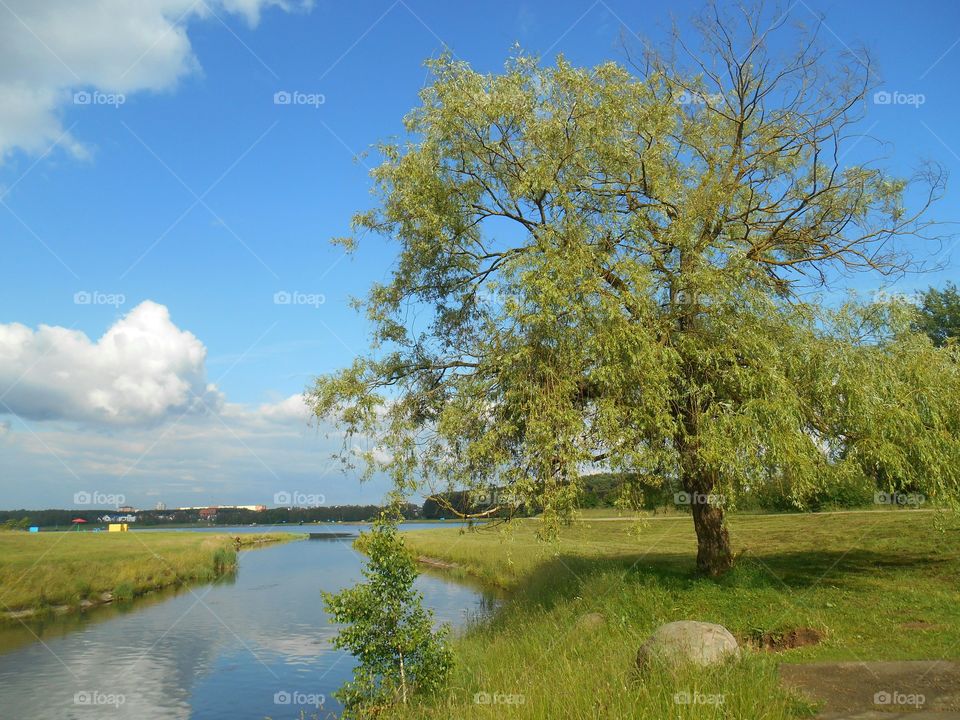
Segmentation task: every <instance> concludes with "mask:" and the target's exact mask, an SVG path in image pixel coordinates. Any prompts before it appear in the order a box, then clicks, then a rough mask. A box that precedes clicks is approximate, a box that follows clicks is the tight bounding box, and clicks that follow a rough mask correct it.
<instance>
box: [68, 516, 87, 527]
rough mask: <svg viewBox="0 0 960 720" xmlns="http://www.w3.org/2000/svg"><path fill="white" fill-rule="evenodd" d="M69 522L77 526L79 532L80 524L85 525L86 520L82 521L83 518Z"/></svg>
mask: <svg viewBox="0 0 960 720" xmlns="http://www.w3.org/2000/svg"><path fill="white" fill-rule="evenodd" d="M71 522H72V523H73V524H74V525H76V526H77V530H79V529H80V523H85V522H86V520H84V519H83V518H74V519H73V520H72V521H71Z"/></svg>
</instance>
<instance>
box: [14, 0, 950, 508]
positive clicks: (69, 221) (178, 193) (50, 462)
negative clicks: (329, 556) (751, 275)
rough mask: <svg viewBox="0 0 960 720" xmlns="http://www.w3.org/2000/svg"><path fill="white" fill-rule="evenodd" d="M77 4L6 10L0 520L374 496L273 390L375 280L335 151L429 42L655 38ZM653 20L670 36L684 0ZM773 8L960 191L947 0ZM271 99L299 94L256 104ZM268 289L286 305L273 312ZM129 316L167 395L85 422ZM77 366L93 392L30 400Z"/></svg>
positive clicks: (577, 50)
mask: <svg viewBox="0 0 960 720" xmlns="http://www.w3.org/2000/svg"><path fill="white" fill-rule="evenodd" d="M94 5H95V4H94V3H92V2H86V1H83V2H81V1H80V0H75V1H74V2H69V3H68V2H59V0H48V1H46V2H37V0H21V1H18V2H13V1H11V0H7V2H6V3H3V4H2V6H0V47H2V48H4V49H0V65H2V66H3V69H2V70H0V106H2V107H3V108H4V109H0V200H2V204H0V238H2V243H3V251H4V252H3V255H4V262H3V263H2V264H0V328H3V327H6V335H3V330H2V329H0V351H3V352H6V353H7V354H8V357H12V356H13V355H12V353H13V350H11V349H10V348H11V347H14V348H19V350H18V352H20V354H19V355H17V356H16V358H14V360H11V361H9V362H8V363H7V366H6V374H4V373H3V372H0V400H2V399H3V398H6V402H7V405H0V489H2V494H0V507H7V508H9V507H24V506H27V507H37V506H62V507H68V506H70V505H71V503H72V497H73V494H74V493H75V492H78V491H81V490H86V491H90V492H92V491H95V490H97V491H102V492H105V493H106V492H112V493H122V494H124V495H125V497H126V498H127V499H128V501H130V502H132V503H134V504H135V505H139V506H141V507H146V506H152V504H153V503H155V502H157V501H164V502H166V503H167V504H168V505H177V504H187V503H189V504H203V503H230V502H243V503H252V502H266V503H267V504H270V503H271V501H272V497H273V494H274V493H276V492H279V491H300V492H304V493H307V492H312V493H322V494H324V496H325V497H326V499H327V501H328V502H352V501H360V500H363V501H368V500H376V499H378V498H379V496H380V493H381V492H382V490H383V488H382V487H381V486H379V485H377V484H376V483H375V484H374V485H372V486H368V487H366V488H360V487H359V485H358V484H357V483H356V482H355V480H353V479H352V478H350V477H344V476H342V475H340V474H338V473H336V472H333V471H331V470H330V467H329V464H328V463H326V461H325V460H324V457H325V455H326V453H327V452H328V451H329V449H330V447H332V445H333V444H335V441H332V440H328V439H326V438H325V437H324V436H323V434H322V433H319V432H318V431H317V430H314V429H310V428H308V427H307V426H306V423H305V421H304V419H303V418H302V417H298V415H297V408H296V407H295V403H294V402H293V401H291V400H289V398H291V396H295V395H297V394H299V393H300V392H301V391H302V390H303V388H304V386H305V385H306V384H307V383H308V382H309V380H310V378H311V377H312V376H313V375H316V374H318V373H322V372H326V371H330V370H333V369H335V368H338V367H341V366H343V365H345V364H347V363H348V362H349V361H350V359H351V357H352V356H353V355H354V354H355V353H356V352H359V351H361V350H362V349H363V348H364V347H365V338H366V326H365V323H364V322H363V321H362V319H361V318H360V317H358V316H357V315H356V314H355V313H354V312H353V311H352V310H351V309H350V308H349V307H348V306H347V300H348V297H349V296H351V295H359V294H362V293H363V292H364V291H365V289H366V288H367V287H368V285H369V284H370V282H371V281H373V280H376V279H382V278H383V277H384V276H385V274H386V273H387V272H388V270H389V268H390V265H391V252H392V250H391V248H390V247H389V246H388V245H385V244H382V243H380V242H379V241H372V242H371V243H369V244H366V245H363V246H362V247H361V251H360V252H359V253H358V254H357V255H356V256H355V257H353V258H345V257H344V256H343V253H342V250H340V249H339V248H337V247H333V246H331V245H330V243H329V239H330V238H331V237H334V236H337V235H343V234H345V232H346V231H347V227H348V222H349V218H350V215H351V213H352V212H354V211H355V210H359V209H364V208H366V207H368V206H369V204H370V195H369V189H370V182H369V180H368V177H367V168H366V167H365V164H364V163H365V162H371V161H372V160H371V159H368V160H367V161H359V162H358V161H357V160H356V158H355V156H356V154H357V153H358V152H361V151H364V150H365V149H367V148H369V147H370V146H371V145H372V144H374V143H376V142H377V141H378V140H380V139H385V138H389V137H390V136H393V135H397V134H399V133H400V132H401V131H402V126H401V119H402V117H403V116H404V114H405V113H406V112H408V111H409V110H410V109H411V108H412V107H413V106H414V105H415V104H416V103H417V93H418V91H419V90H420V88H421V87H422V86H423V84H424V82H425V81H426V80H427V75H426V73H425V70H424V67H423V61H424V59H425V58H428V57H430V56H434V55H436V54H437V53H439V52H440V51H441V50H442V49H443V47H444V46H447V47H449V48H451V49H452V50H453V52H455V53H456V55H457V56H458V57H460V58H461V59H464V60H467V61H469V62H470V63H471V64H473V65H474V66H475V67H476V68H478V69H480V70H484V71H496V70H498V69H499V68H501V67H502V64H503V61H504V59H505V57H506V56H507V55H508V54H509V53H510V50H511V47H512V46H513V44H514V43H519V44H520V45H521V46H522V47H523V48H524V49H525V50H527V51H529V52H532V53H539V54H542V55H543V56H544V58H545V59H546V60H552V59H553V58H554V56H555V55H556V54H557V53H559V52H562V53H564V54H565V55H566V56H567V57H568V58H569V59H570V60H572V61H573V62H574V63H577V64H595V63H597V62H601V61H604V60H608V59H623V52H622V50H621V47H620V38H621V35H622V34H625V36H626V37H627V38H628V40H631V39H632V42H633V43H634V46H636V39H635V38H633V37H632V36H633V35H637V36H640V37H650V38H652V39H653V40H655V41H656V40H660V39H662V38H663V37H664V31H665V30H666V28H667V27H668V24H669V21H670V16H669V14H668V10H667V9H666V8H665V6H664V5H662V4H656V3H628V2H617V1H615V0H601V1H599V2H595V3H592V4H591V3H590V2H588V1H580V2H566V1H561V2H550V3H538V2H525V3H519V4H517V3H512V2H503V3H447V2H433V1H428V0H398V1H397V2H392V3H391V2H389V1H385V2H362V3H330V2H317V3H315V4H312V5H306V6H304V5H299V4H297V3H295V2H290V3H275V2H264V1H263V0H217V1H213V0H210V1H208V2H207V3H206V4H204V3H202V2H194V3H191V2H188V1H187V0H182V1H181V0H164V1H163V2H160V1H156V2H154V1H153V0H142V2H140V3H132V4H124V3H117V4H116V7H114V5H113V4H111V3H99V4H96V8H94ZM127 5H129V7H127ZM86 6H89V7H86ZM670 7H671V10H672V12H673V13H674V15H675V16H676V18H677V19H678V21H679V22H680V23H681V26H683V24H684V23H685V21H686V19H687V18H688V17H689V16H690V14H691V13H692V12H693V11H694V10H695V9H698V8H700V7H701V4H700V3H688V2H682V3H671V4H670ZM784 9H789V12H788V20H789V21H790V22H793V21H802V22H805V23H810V22H812V21H813V20H814V16H815V14H816V13H824V14H825V21H826V25H825V28H824V31H823V33H822V40H823V43H824V45H826V46H828V47H830V48H832V49H838V48H844V47H850V48H855V47H858V46H859V44H865V45H866V46H867V47H868V48H869V49H870V51H871V53H872V55H873V57H874V59H875V60H876V61H877V63H878V65H877V73H878V80H879V81H880V83H881V88H883V89H886V90H889V91H891V92H893V91H896V92H900V93H905V94H914V95H921V96H922V98H923V102H922V104H920V105H918V106H913V105H888V106H885V105H875V104H870V105H869V106H868V109H867V119H866V122H865V126H864V128H863V129H864V130H865V131H868V132H869V134H870V135H872V136H876V137H878V138H882V139H885V140H889V141H891V143H892V144H891V145H888V146H885V147H884V148H883V152H884V153H885V154H887V155H888V156H889V163H888V164H889V165H890V166H891V167H893V168H894V169H896V170H898V171H901V172H907V171H908V170H909V169H910V168H912V167H914V166H915V165H916V163H917V162H918V161H919V160H921V159H923V158H934V159H937V160H938V161H940V162H941V163H942V164H943V165H944V166H945V167H946V168H947V169H948V170H951V171H952V173H953V175H954V176H955V177H956V176H957V174H958V172H957V171H958V170H960V156H958V153H960V126H958V125H957V123H956V122H955V118H956V117H957V116H958V115H960V93H958V91H957V83H956V78H957V77H958V76H960V6H958V5H957V4H955V3H952V2H917V3H910V4H905V3H899V2H869V3H868V2H818V1H814V0H807V1H806V2H796V3H793V4H792V5H790V4H787V5H784ZM58 18H59V19H58ZM118 38H119V39H118ZM280 92H287V93H300V94H301V95H298V96H297V97H298V98H301V99H303V98H304V97H305V98H306V99H305V100H304V102H305V103H306V104H293V103H292V104H286V105H284V104H276V103H275V102H274V97H275V94H276V93H280ZM78 93H79V94H78ZM84 93H86V95H84ZM118 93H122V95H123V102H122V104H119V103H118V102H117V98H115V97H112V96H113V95H116V94H118ZM87 98H89V100H90V102H89V103H84V100H85V99H87ZM321 99H322V102H321ZM868 146H869V147H868ZM861 152H862V153H867V152H869V153H870V154H872V155H876V154H877V146H876V145H873V144H872V143H871V142H869V141H867V142H865V143H864V144H863V145H862V146H861V147H859V148H857V149H855V151H854V152H853V153H851V159H852V158H853V157H854V156H856V155H857V154H859V153H861ZM957 197H958V196H957V193H956V191H955V189H954V185H950V186H949V187H948V192H947V195H946V197H945V198H944V200H943V201H942V202H941V203H940V204H939V205H938V206H937V208H936V209H935V211H934V215H935V217H936V218H938V219H941V220H944V221H955V220H957V219H960V212H958V202H957ZM938 257H939V260H940V261H942V262H944V263H945V265H946V266H945V268H944V269H943V270H941V271H940V272H938V273H935V274H932V275H927V276H923V277H908V278H906V279H904V280H903V281H902V282H901V283H900V284H899V285H898V286H897V288H895V289H897V290H900V291H904V292H909V291H911V290H913V289H915V288H922V287H926V286H927V285H929V284H938V285H939V284H942V283H943V282H945V281H946V280H948V279H951V278H953V277H955V276H956V268H957V261H958V258H957V257H955V256H954V255H952V254H951V252H950V248H949V247H948V248H946V249H945V250H944V252H942V253H940V255H939V256H938ZM856 287H857V288H859V289H860V290H861V291H864V292H870V291H872V290H876V289H877V288H879V287H880V283H879V281H878V280H877V279H875V278H873V279H870V278H862V279H859V280H857V282H856ZM283 292H287V293H294V292H296V293H300V294H301V295H300V299H303V300H306V301H307V304H289V305H283V304H277V303H275V302H274V297H275V294H276V293H283ZM78 293H79V295H78ZM84 293H86V295H84ZM85 298H90V299H91V302H89V303H84V302H83V300H84V299H85ZM78 299H79V300H80V302H78ZM321 300H322V302H321ZM121 301H122V302H121ZM145 301H149V303H152V304H150V305H147V306H142V307H141V309H140V313H139V314H138V315H137V316H136V317H137V318H138V320H137V322H132V321H131V323H130V324H132V325H136V326H137V327H140V328H141V329H143V331H144V332H148V333H149V332H153V330H157V329H158V328H159V330H158V331H157V337H158V338H160V339H159V340H157V341H156V342H153V343H152V344H151V343H146V344H145V345H143V346H142V347H143V348H148V350H149V352H147V355H149V356H150V357H156V358H159V359H158V360H157V361H156V363H154V365H157V364H159V365H163V367H160V368H157V367H154V366H151V365H149V362H150V361H149V358H146V359H144V358H140V360H138V362H146V363H147V365H146V366H145V367H149V368H150V369H149V373H154V375H155V380H156V383H157V388H159V389H158V390H157V392H158V393H160V394H161V395H163V393H168V395H166V396H164V397H167V399H168V400H169V401H168V402H166V401H165V402H166V404H163V402H161V403H160V405H156V404H153V405H151V402H152V401H150V400H149V399H144V400H143V402H142V403H141V404H138V405H135V406H134V407H126V409H125V410H124V412H122V413H120V414H119V415H118V416H117V418H116V420H115V421H109V422H105V421H104V420H103V419H102V417H99V416H98V415H97V414H96V413H95V412H92V411H88V410H84V409H83V408H81V407H79V405H75V404H71V403H75V401H76V402H78V401H77V398H76V397H74V396H73V395H71V393H73V394H74V395H75V394H76V393H79V392H80V391H81V390H90V388H86V387H85V386H84V383H93V385H94V387H93V388H92V391H96V389H97V388H96V382H99V381H109V380H110V379H111V377H112V376H111V373H113V374H114V375H115V374H116V372H118V371H117V369H116V368H117V363H120V362H126V360H123V359H120V360H117V359H116V358H113V359H109V358H108V359H106V360H105V359H104V357H103V353H102V352H101V353H99V354H98V351H97V350H96V348H95V347H93V344H95V343H96V342H97V340H98V338H100V337H101V336H103V335H104V333H106V332H107V331H108V330H110V328H111V327H112V326H115V324H117V323H123V320H122V318H123V317H124V316H125V315H127V314H128V313H131V312H132V311H134V310H135V309H136V308H138V306H141V303H144V302H145ZM161 306H162V307H161ZM144 308H146V309H144ZM158 308H159V309H158ZM162 308H166V315H165V313H164V312H163V310H162ZM42 325H46V326H50V327H51V328H64V329H68V330H69V332H73V333H81V334H82V335H85V336H86V337H87V338H88V339H89V343H90V345H91V346H90V347H87V346H84V345H83V342H82V337H79V338H78V337H76V336H72V338H73V339H72V340H71V343H72V342H74V341H76V342H78V343H79V344H78V345H76V347H75V349H74V350H70V351H68V350H64V349H63V348H59V349H58V348H54V349H52V350H51V347H52V346H51V345H50V342H51V340H50V338H56V337H57V336H58V334H57V333H58V331H56V330H47V331H45V333H44V334H40V333H39V330H38V328H39V327H40V326H42ZM20 326H23V327H20ZM14 327H16V328H17V330H16V331H14V330H12V329H11V328H14ZM120 327H121V328H123V327H126V326H124V325H121V326H120ZM27 330H29V332H30V333H33V334H30V335H28V334H25V333H26V331H27ZM68 330H64V331H63V332H67V331H68ZM185 333H190V334H191V335H192V339H191V338H190V337H188V336H187V335H186V334H185ZM4 338H6V340H5V342H6V349H5V350H4ZM17 343H19V345H17ZM24 344H26V345H29V348H28V350H27V351H25V350H23V348H24ZM68 345H69V346H70V347H73V345H71V344H70V343H68ZM171 348H178V349H177V350H176V352H175V351H174V350H171ZM101 349H102V348H101ZM181 351H182V352H181ZM203 351H205V353H206V355H205V357H202V353H203ZM145 352H146V351H145ZM195 352H200V353H201V357H200V359H197V357H198V356H197V355H196V354H195ZM88 356H89V357H88ZM72 357H80V358H81V362H79V365H81V366H83V367H86V368H87V371H86V376H84V377H80V378H78V377H77V376H76V375H74V376H72V377H69V378H68V377H66V376H65V375H64V376H63V377H61V379H60V381H55V382H54V381H50V382H52V383H53V385H54V386H55V387H53V388H52V389H51V388H50V387H46V386H45V383H47V382H48V381H49V380H50V378H51V377H54V376H57V373H58V366H57V364H56V363H57V362H63V363H68V361H69V360H70V359H71V358H72ZM0 360H2V354H0ZM17 363H20V365H17ZM2 367H3V365H2V364H0V368H2ZM75 372H76V370H75ZM44 373H46V375H44ZM61 374H62V373H61ZM151 377H153V376H151ZM171 377H172V378H175V379H179V380H182V381H184V382H185V383H186V385H187V386H189V387H191V389H192V393H191V394H190V397H189V398H188V399H190V402H193V399H195V395H196V394H199V395H201V396H204V397H206V398H207V400H205V401H204V405H205V406H209V410H208V412H207V414H206V415H203V414H198V413H196V412H194V410H196V409H197V408H196V406H195V403H194V405H193V406H191V407H188V406H187V404H184V402H185V401H183V397H181V396H177V395H176V388H173V389H171V387H170V386H169V382H168V381H169V380H170V378H171ZM185 378H186V379H185ZM209 384H213V385H215V388H206V387H205V386H206V385H209ZM155 389H156V388H155ZM208 392H209V395H205V393H208ZM5 393H6V394H5ZM170 393H172V395H169V394H170ZM41 396H42V397H41ZM37 397H41V399H43V398H45V400H43V402H41V401H40V400H37ZM170 397H173V399H172V400H170V399H169V398H170ZM13 399H15V400H16V403H13ZM114 401H115V402H120V403H123V402H127V401H126V400H125V399H123V400H117V399H116V398H114V399H113V400H111V401H110V402H114ZM104 402H107V404H108V405H109V402H108V401H104ZM284 402H285V403H286V404H284ZM188 404H189V403H188ZM67 406H69V409H63V408H66V407H67ZM57 407H59V408H61V409H57ZM110 407H113V406H112V405H110ZM37 408H41V409H37ZM201 409H202V408H201ZM211 415H214V416H216V417H211Z"/></svg>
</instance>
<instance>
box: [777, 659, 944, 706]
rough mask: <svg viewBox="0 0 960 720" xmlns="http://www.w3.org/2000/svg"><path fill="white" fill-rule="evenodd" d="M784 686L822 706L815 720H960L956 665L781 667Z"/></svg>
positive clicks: (903, 663) (919, 662)
mask: <svg viewBox="0 0 960 720" xmlns="http://www.w3.org/2000/svg"><path fill="white" fill-rule="evenodd" d="M780 676H781V678H782V679H783V682H784V684H785V685H787V686H788V687H793V688H795V689H797V690H799V691H800V692H802V693H803V694H805V695H807V696H808V697H810V698H812V699H814V700H817V701H820V702H821V703H823V709H822V711H821V712H820V714H819V715H817V718H818V720H874V719H876V720H892V719H893V718H910V720H960V663H956V662H950V661H946V660H939V661H931V660H910V661H899V662H838V663H805V664H801V665H781V666H780Z"/></svg>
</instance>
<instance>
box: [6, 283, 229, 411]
mask: <svg viewBox="0 0 960 720" xmlns="http://www.w3.org/2000/svg"><path fill="white" fill-rule="evenodd" d="M206 354H207V351H206V348H205V347H204V345H203V343H201V342H200V340H198V339H197V338H196V337H195V336H194V335H193V334H191V333H189V332H187V331H185V330H181V329H180V328H178V327H177V326H176V325H174V324H173V322H172V321H171V320H170V313H169V311H168V310H167V308H166V307H165V306H163V305H159V304H157V303H154V302H151V301H145V302H143V303H141V304H140V305H138V306H137V307H135V308H134V309H133V310H131V311H130V312H129V313H128V314H127V315H126V316H124V317H123V318H121V319H120V320H118V321H117V322H116V323H115V324H114V325H113V326H112V327H111V328H110V329H109V330H107V332H106V333H104V335H103V336H102V337H100V338H99V339H98V340H96V341H93V340H91V339H90V338H89V337H87V335H85V334H84V333H82V332H80V331H77V330H71V329H68V328H63V327H56V326H49V325H40V326H39V327H38V328H37V329H36V330H32V329H31V328H28V327H26V326H25V325H21V324H19V323H11V324H8V325H3V324H0V398H2V401H0V414H2V413H7V414H14V415H17V416H20V417H22V418H25V419H28V420H75V421H80V422H88V423H94V424H102V425H118V424H131V423H132V424H150V423H155V422H159V421H162V420H164V419H166V418H168V417H170V416H173V415H180V414H183V413H204V412H207V411H213V412H219V409H220V406H221V405H222V402H223V400H222V396H221V394H220V393H219V391H218V390H217V389H216V387H215V386H213V385H211V384H209V383H208V382H207V379H206V365H205V361H206Z"/></svg>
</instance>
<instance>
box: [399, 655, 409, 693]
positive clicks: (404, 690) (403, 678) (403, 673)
mask: <svg viewBox="0 0 960 720" xmlns="http://www.w3.org/2000/svg"><path fill="white" fill-rule="evenodd" d="M400 691H401V692H402V693H403V704H404V705H406V704H407V673H406V669H405V668H404V667H403V653H402V652H401V653H400Z"/></svg>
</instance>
